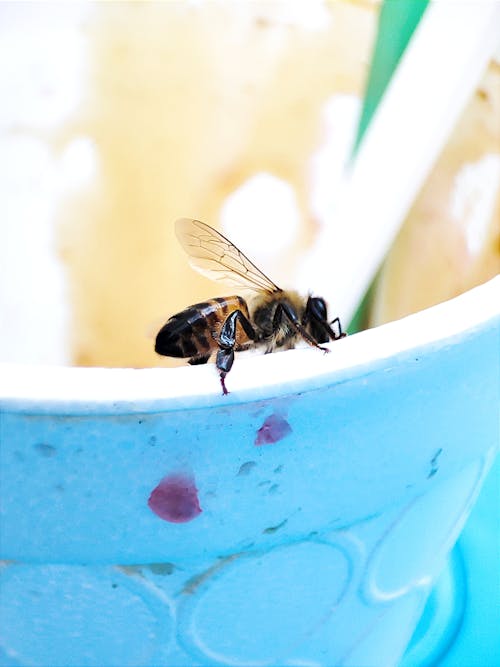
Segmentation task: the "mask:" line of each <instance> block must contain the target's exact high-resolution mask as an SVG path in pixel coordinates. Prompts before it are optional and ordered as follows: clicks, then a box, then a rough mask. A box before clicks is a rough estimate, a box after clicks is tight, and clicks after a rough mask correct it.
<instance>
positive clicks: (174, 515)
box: [148, 473, 202, 523]
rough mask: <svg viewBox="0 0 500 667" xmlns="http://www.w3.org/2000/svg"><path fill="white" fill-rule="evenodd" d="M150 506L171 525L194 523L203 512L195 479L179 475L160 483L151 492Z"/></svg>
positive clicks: (169, 477) (173, 475) (167, 477)
mask: <svg viewBox="0 0 500 667" xmlns="http://www.w3.org/2000/svg"><path fill="white" fill-rule="evenodd" d="M148 505H149V508H150V509H151V510H152V511H153V512H154V513H155V514H156V515H157V516H159V517H160V519H164V520H165V521H170V522H171V523H186V522H187V521H192V520H193V519H195V518H196V517H197V516H198V514H201V512H202V509H201V507H200V503H199V500H198V489H197V488H196V485H195V483H194V479H193V478H192V477H190V476H188V475H181V474H178V473H177V474H171V475H167V476H166V477H164V478H163V479H162V480H161V481H160V483H159V484H158V486H156V487H155V488H154V489H153V491H152V492H151V495H150V496H149V499H148Z"/></svg>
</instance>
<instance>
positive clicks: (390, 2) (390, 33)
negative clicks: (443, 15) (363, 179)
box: [353, 0, 429, 156]
mask: <svg viewBox="0 0 500 667" xmlns="http://www.w3.org/2000/svg"><path fill="white" fill-rule="evenodd" d="M428 4H429V0H384V2H383V4H382V7H381V9H380V14H379V20H378V29H377V37H376V40H375V47H374V50H373V54H372V60H371V66H370V72H369V75H368V79H367V84H366V88H365V94H364V99H363V107H362V110H361V116H360V119H359V125H358V131H357V135H356V140H355V142H354V147H353V156H354V155H355V154H356V152H357V150H358V148H359V145H360V143H361V140H362V139H363V136H364V134H365V132H366V130H367V128H368V126H369V124H370V121H371V119H372V117H373V114H374V113H375V110H376V109H377V107H378V105H379V102H380V100H381V99H382V96H383V94H384V92H385V90H386V88H387V86H388V84H389V81H390V80H391V77H392V75H393V74H394V71H395V70H396V67H397V66H398V63H399V61H400V59H401V56H402V55H403V53H404V51H405V49H406V47H407V45H408V42H409V41H410V38H411V36H412V35H413V33H414V31H415V28H416V27H417V25H418V24H419V22H420V19H421V18H422V15H423V13H424V11H425V10H426V8H427V5H428Z"/></svg>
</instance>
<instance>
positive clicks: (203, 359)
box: [188, 354, 210, 366]
mask: <svg viewBox="0 0 500 667" xmlns="http://www.w3.org/2000/svg"><path fill="white" fill-rule="evenodd" d="M209 359H210V355H209V354H206V355H205V356H203V357H193V358H192V359H189V361H188V364H190V365H191V366H198V364H206V363H207V361H208V360H209Z"/></svg>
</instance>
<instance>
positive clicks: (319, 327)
mask: <svg viewBox="0 0 500 667" xmlns="http://www.w3.org/2000/svg"><path fill="white" fill-rule="evenodd" d="M302 324H303V326H304V327H306V328H307V329H308V331H309V333H310V334H311V336H312V337H313V338H314V340H315V341H317V342H318V343H320V344H321V343H328V341H329V340H330V335H329V332H328V309H327V306H326V301H325V300H324V299H323V298H322V297H320V296H309V297H308V299H307V303H306V308H305V310H304V315H303V316H302Z"/></svg>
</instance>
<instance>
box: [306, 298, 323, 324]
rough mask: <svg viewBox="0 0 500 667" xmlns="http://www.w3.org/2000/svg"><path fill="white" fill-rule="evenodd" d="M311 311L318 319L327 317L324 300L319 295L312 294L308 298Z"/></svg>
mask: <svg viewBox="0 0 500 667" xmlns="http://www.w3.org/2000/svg"><path fill="white" fill-rule="evenodd" d="M309 304H310V308H311V313H312V314H313V315H314V317H317V318H318V319H319V320H326V319H327V310H326V303H325V300H324V299H322V298H321V297H319V296H313V297H310V299H309Z"/></svg>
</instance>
